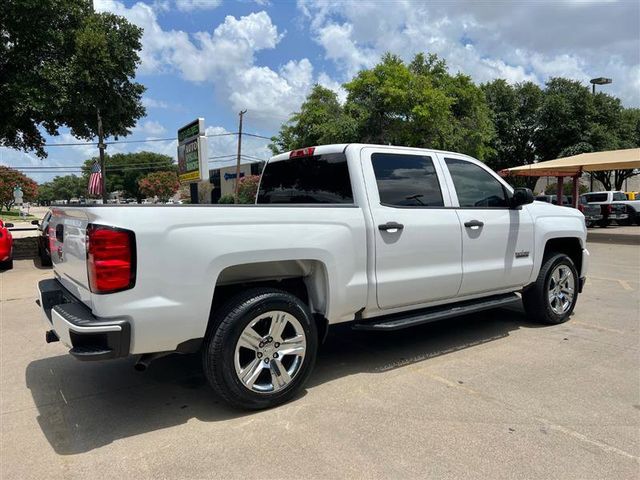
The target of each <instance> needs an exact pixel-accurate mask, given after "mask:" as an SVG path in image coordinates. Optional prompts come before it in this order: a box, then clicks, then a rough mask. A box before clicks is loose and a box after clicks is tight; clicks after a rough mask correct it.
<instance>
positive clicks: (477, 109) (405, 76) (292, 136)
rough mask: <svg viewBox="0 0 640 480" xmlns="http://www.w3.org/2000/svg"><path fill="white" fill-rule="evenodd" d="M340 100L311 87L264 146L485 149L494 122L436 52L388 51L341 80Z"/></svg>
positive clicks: (475, 92) (473, 90)
mask: <svg viewBox="0 0 640 480" xmlns="http://www.w3.org/2000/svg"><path fill="white" fill-rule="evenodd" d="M344 88H345V89H346V91H347V94H348V95H347V100H346V102H345V104H344V105H343V106H342V105H340V103H339V102H338V100H337V95H336V94H335V93H334V92H331V91H330V90H327V89H326V88H323V87H320V86H316V87H315V88H314V89H313V90H312V92H311V94H310V95H309V96H308V97H307V100H306V102H305V103H304V104H303V106H302V108H301V110H300V112H298V113H296V114H294V115H293V116H292V117H291V119H290V120H289V122H287V124H285V125H284V126H283V127H282V128H281V130H280V134H279V135H278V137H274V139H273V143H272V145H271V148H272V150H273V151H274V153H277V152H280V151H286V150H290V149H295V148H300V147H304V146H311V145H318V144H323V143H341V142H352V141H360V142H368V143H381V144H387V143H392V144H397V145H407V146H414V147H425V146H428V147H431V148H442V149H451V150H457V151H461V152H464V153H468V154H470V155H474V156H476V157H478V158H484V157H485V156H486V155H487V154H488V153H489V151H490V147H489V146H488V142H489V140H491V138H492V136H493V127H492V124H491V119H490V117H489V109H488V107H487V105H486V102H485V99H484V95H483V93H482V91H481V90H480V89H479V88H478V87H477V86H475V85H474V84H473V82H472V81H471V78H470V77H468V76H466V75H462V74H457V75H455V76H452V75H450V74H449V73H448V72H447V69H446V64H445V62H444V60H442V59H439V58H438V57H437V56H436V55H429V56H425V55H422V54H419V55H416V56H415V58H414V59H413V61H412V62H411V63H410V64H409V65H407V64H405V63H404V62H403V61H402V60H401V59H400V58H399V57H397V56H395V55H391V54H386V55H384V56H383V58H382V60H381V61H380V63H378V64H377V65H376V66H374V67H373V68H371V69H367V70H362V71H360V72H359V73H358V74H357V75H356V76H355V77H354V78H353V79H352V80H351V81H350V82H347V83H346V84H345V85H344Z"/></svg>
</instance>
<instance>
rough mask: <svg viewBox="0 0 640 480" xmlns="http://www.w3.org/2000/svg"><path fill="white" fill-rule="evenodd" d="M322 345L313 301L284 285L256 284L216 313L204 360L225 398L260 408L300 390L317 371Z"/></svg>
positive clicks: (212, 381) (211, 379)
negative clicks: (304, 299)
mask: <svg viewBox="0 0 640 480" xmlns="http://www.w3.org/2000/svg"><path fill="white" fill-rule="evenodd" d="M317 348H318V334H317V329H316V324H315V321H314V319H313V317H312V315H311V313H310V312H309V308H308V307H307V305H305V304H304V303H303V302H302V301H301V300H300V299H299V298H297V297H295V296H294V295H291V294H290V293H287V292H284V291H282V290H276V289H272V288H253V289H250V290H247V291H245V292H243V293H241V294H239V295H236V296H235V297H233V298H231V299H230V300H229V301H228V302H227V303H226V304H225V305H223V306H222V308H220V309H219V310H218V311H217V312H216V313H215V314H214V315H213V317H212V318H211V326H210V330H209V332H208V334H207V336H206V338H205V342H204V345H203V350H202V362H203V366H204V372H205V375H206V377H207V380H208V381H209V383H210V384H211V386H212V387H213V389H214V390H215V391H216V393H218V395H219V396H220V397H221V398H222V399H223V400H224V401H225V402H227V403H229V404H230V405H232V406H234V407H238V408H243V409H249V410H258V409H264V408H270V407H274V406H276V405H280V404H282V403H284V402H287V401H288V400H290V399H291V398H293V397H294V396H295V395H296V394H297V393H298V391H299V390H300V389H301V388H302V387H303V386H304V384H305V383H306V381H307V379H308V378H309V375H310V374H311V371H312V369H313V366H314V364H315V359H316V351H317Z"/></svg>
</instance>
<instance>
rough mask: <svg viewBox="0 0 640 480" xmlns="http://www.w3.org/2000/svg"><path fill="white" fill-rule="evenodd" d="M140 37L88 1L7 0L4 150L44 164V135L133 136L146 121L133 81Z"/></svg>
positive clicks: (0, 79)
mask: <svg viewBox="0 0 640 480" xmlns="http://www.w3.org/2000/svg"><path fill="white" fill-rule="evenodd" d="M141 36H142V30H141V29H140V28H138V27H137V26H135V25H132V24H130V23H129V22H127V21H126V20H125V19H124V18H122V17H118V16H116V15H113V14H110V13H94V12H93V7H92V2H91V1H90V0H4V1H3V3H2V8H0V98H1V99H2V101H0V145H3V146H8V147H12V148H17V149H22V150H35V151H36V154H37V155H38V156H40V157H46V152H45V151H44V148H43V146H44V138H43V137H42V135H41V131H40V129H41V128H42V129H44V130H45V131H46V132H47V133H48V134H50V135H56V134H57V133H58V129H59V128H60V127H62V126H67V127H69V128H70V129H71V133H72V134H73V135H74V136H76V137H79V138H83V139H87V140H89V139H92V138H95V136H96V135H97V111H98V110H100V113H101V115H102V119H103V127H104V132H105V135H107V136H118V135H121V136H124V135H127V134H128V133H130V129H131V128H132V127H133V126H134V125H135V123H136V121H137V119H139V118H140V117H142V116H143V115H144V114H145V110H144V107H143V106H142V103H141V97H142V93H143V92H144V87H143V86H142V85H141V84H139V83H136V82H134V81H133V78H134V76H135V70H136V66H137V64H138V63H139V57H138V52H139V51H140V48H141V44H140V38H141Z"/></svg>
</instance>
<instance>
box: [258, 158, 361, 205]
mask: <svg viewBox="0 0 640 480" xmlns="http://www.w3.org/2000/svg"><path fill="white" fill-rule="evenodd" d="M258 203H270V204H281V203H285V204H291V203H328V204H331V203H334V204H335V203H353V192H352V191H351V179H350V178H349V168H348V166H347V157H346V155H345V154H344V153H331V154H326V155H313V156H311V157H296V158H291V159H288V160H281V161H278V162H269V163H268V164H267V166H266V167H265V170H264V173H263V174H262V180H261V182H260V189H259V191H258Z"/></svg>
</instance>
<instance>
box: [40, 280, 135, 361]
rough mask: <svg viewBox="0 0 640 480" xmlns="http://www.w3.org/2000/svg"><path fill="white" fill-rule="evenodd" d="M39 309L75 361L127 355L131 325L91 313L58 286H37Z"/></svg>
mask: <svg viewBox="0 0 640 480" xmlns="http://www.w3.org/2000/svg"><path fill="white" fill-rule="evenodd" d="M38 291H39V296H40V308H41V309H42V313H43V316H44V319H45V323H46V324H47V328H49V329H52V330H53V331H54V332H55V334H56V335H57V336H58V338H59V339H60V341H61V342H62V343H63V344H64V345H66V346H67V347H69V348H70V350H69V353H70V354H71V355H73V356H74V357H76V358H77V359H78V360H83V361H87V360H107V359H112V358H118V357H125V356H127V355H129V349H130V345H131V325H130V324H129V322H128V321H126V320H112V319H102V318H99V317H96V316H95V315H93V314H92V313H91V310H89V309H88V308H87V307H86V306H85V305H84V304H82V303H80V302H79V301H78V300H77V299H76V298H75V297H73V295H71V293H69V291H68V290H66V289H65V288H64V287H63V286H62V284H61V283H60V282H58V281H57V280H54V279H48V280H42V281H40V282H39V283H38Z"/></svg>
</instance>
